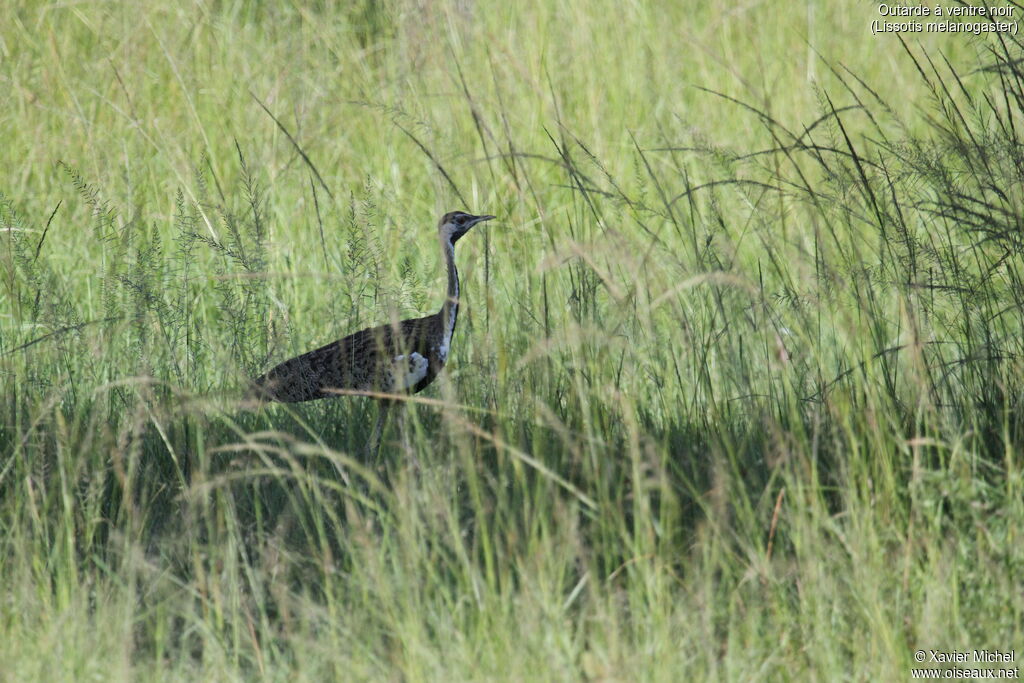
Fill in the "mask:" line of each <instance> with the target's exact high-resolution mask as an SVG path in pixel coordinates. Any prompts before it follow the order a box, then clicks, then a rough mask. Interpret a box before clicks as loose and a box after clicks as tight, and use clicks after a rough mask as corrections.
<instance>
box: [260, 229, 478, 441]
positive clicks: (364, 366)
mask: <svg viewBox="0 0 1024 683" xmlns="http://www.w3.org/2000/svg"><path fill="white" fill-rule="evenodd" d="M494 218H495V216H491V215H481V216H475V215H473V214H469V213H466V212H464V211H450V212H448V213H446V214H444V215H443V216H442V217H441V220H439V221H438V223H437V234H438V238H439V239H440V243H441V253H442V257H443V259H444V262H445V266H446V269H447V274H448V289H447V292H446V296H445V299H444V303H443V304H442V305H441V310H439V311H438V312H437V313H434V314H433V315H427V316H424V317H422V318H411V319H409V320H402V321H398V322H395V323H389V324H385V325H379V326H377V327H370V328H366V329H364V330H359V331H358V332H355V333H353V334H350V335H348V336H347V337H345V338H344V339H339V340H337V341H334V342H331V343H330V344H326V345H325V346H321V347H320V348H318V349H314V350H312V351H308V352H306V353H304V354H302V355H299V356H296V357H294V358H290V359H288V360H286V361H284V362H282V363H279V364H278V365H276V366H274V367H273V368H271V369H270V370H268V371H267V372H265V373H264V374H262V375H260V376H259V377H257V378H256V379H255V380H253V382H252V387H251V389H250V397H251V398H255V399H256V400H257V401H259V402H281V403H298V402H302V401H313V400H317V399H323V398H331V397H336V396H339V395H342V394H345V393H350V392H370V393H371V395H372V394H415V393H417V392H420V391H422V390H423V389H425V388H426V387H428V386H429V385H430V384H431V383H432V382H433V381H434V379H435V378H436V377H437V375H438V373H439V372H441V370H442V369H443V368H444V366H445V364H446V363H447V362H448V357H449V355H450V354H451V348H452V338H453V336H454V334H455V324H456V321H457V320H458V316H459V273H458V270H457V269H456V268H455V243H456V242H458V241H459V240H460V239H461V238H462V237H463V236H465V235H466V233H468V232H469V231H470V229H471V228H472V227H473V226H475V225H477V224H478V223H482V222H484V221H489V220H492V219H494ZM378 398H380V397H378ZM382 401H383V403H382V409H381V410H380V411H379V413H378V419H377V424H376V426H375V428H374V433H373V436H372V437H371V440H370V442H369V444H368V445H367V450H368V451H369V452H370V453H373V452H376V450H377V448H378V447H379V442H380V435H381V431H382V429H383V425H384V419H385V416H386V414H387V410H388V408H389V407H390V405H391V403H392V400H390V399H389V398H386V397H384V398H382Z"/></svg>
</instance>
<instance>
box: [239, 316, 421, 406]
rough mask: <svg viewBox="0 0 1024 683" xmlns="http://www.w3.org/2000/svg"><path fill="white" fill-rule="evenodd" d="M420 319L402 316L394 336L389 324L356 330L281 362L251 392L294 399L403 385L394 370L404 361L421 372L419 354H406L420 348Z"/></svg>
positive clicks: (262, 396) (386, 389)
mask: <svg viewBox="0 0 1024 683" xmlns="http://www.w3.org/2000/svg"><path fill="white" fill-rule="evenodd" d="M422 320H423V319H422V318H418V319H415V320H403V321H402V322H401V323H399V325H398V335H396V334H395V331H396V330H395V326H392V325H381V326H380V327H373V328H368V329H365V330H360V331H359V332H356V333H354V334H351V335H349V336H347V337H345V338H344V339H339V340H338V341H336V342H332V343H330V344H327V345H326V346H321V347H320V348H318V349H314V350H313V351H309V352H307V353H304V354H302V355H301V356H296V357H295V358H291V359H289V360H286V361H284V362H283V363H281V364H280V365H277V366H276V367H274V368H272V369H271V370H269V371H268V372H266V373H265V374H264V375H262V376H261V377H259V378H257V379H256V380H255V382H254V384H255V387H254V391H253V393H254V395H255V396H256V397H257V398H260V399H262V400H268V401H282V402H285V403H296V402H299V401H312V400H314V399H318V398H328V397H331V396H338V395H339V393H340V392H339V391H338V390H356V391H384V392H390V391H395V390H399V391H401V390H404V389H407V388H408V387H407V386H404V385H406V384H407V381H406V380H405V378H404V377H401V376H399V377H396V375H401V374H402V373H398V372H396V369H397V368H400V367H405V366H406V365H407V364H408V366H409V367H410V372H412V373H415V374H417V375H418V374H420V368H419V367H418V365H419V361H415V362H414V360H415V359H414V358H413V355H418V354H412V353H411V352H412V351H413V350H416V349H417V347H418V346H419V344H417V336H418V335H417V332H420V330H419V329H418V328H419V327H421V325H419V324H418V323H420V322H421V321H422ZM396 379H397V380H398V381H397V382H396ZM418 379H419V377H417V380H418ZM414 383H415V382H414Z"/></svg>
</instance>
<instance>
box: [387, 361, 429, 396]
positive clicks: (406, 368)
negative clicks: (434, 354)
mask: <svg viewBox="0 0 1024 683" xmlns="http://www.w3.org/2000/svg"><path fill="white" fill-rule="evenodd" d="M391 362H392V370H391V375H392V377H393V378H394V382H395V391H405V390H406V389H412V388H413V387H414V386H416V384H417V383H418V382H419V381H420V380H421V379H423V378H424V377H426V376H427V366H428V365H429V364H430V362H429V361H428V360H427V359H426V358H424V357H423V356H421V355H420V354H418V353H416V352H415V351H413V352H412V353H410V354H409V355H408V356H406V355H405V354H402V355H401V356H395V357H394V358H393V359H392V361H391Z"/></svg>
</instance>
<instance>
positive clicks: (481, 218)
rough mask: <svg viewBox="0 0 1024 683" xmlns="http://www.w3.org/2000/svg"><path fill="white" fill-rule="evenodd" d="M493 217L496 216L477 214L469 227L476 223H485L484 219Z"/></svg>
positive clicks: (487, 219)
mask: <svg viewBox="0 0 1024 683" xmlns="http://www.w3.org/2000/svg"><path fill="white" fill-rule="evenodd" d="M492 218H494V216H477V217H476V218H474V219H473V224H472V225H470V226H469V227H473V225H476V224H477V223H483V222H484V221H489V220H491V219H492Z"/></svg>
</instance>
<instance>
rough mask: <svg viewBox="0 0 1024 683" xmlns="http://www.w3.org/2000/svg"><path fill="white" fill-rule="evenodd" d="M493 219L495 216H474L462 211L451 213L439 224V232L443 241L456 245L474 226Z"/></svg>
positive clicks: (442, 217) (444, 216)
mask: <svg viewBox="0 0 1024 683" xmlns="http://www.w3.org/2000/svg"><path fill="white" fill-rule="evenodd" d="M492 218H494V216H474V215H473V214H470V213H465V212H462V211H451V212H449V213H446V214H445V215H443V216H441V220H440V222H439V223H438V224H437V232H438V234H439V235H440V236H441V239H442V240H446V241H449V242H451V243H452V244H455V243H456V242H458V241H459V238H460V237H462V236H463V235H465V234H466V233H467V232H469V229H470V228H472V227H473V226H474V225H476V224H477V223H483V222H484V221H489V220H491V219H492Z"/></svg>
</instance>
